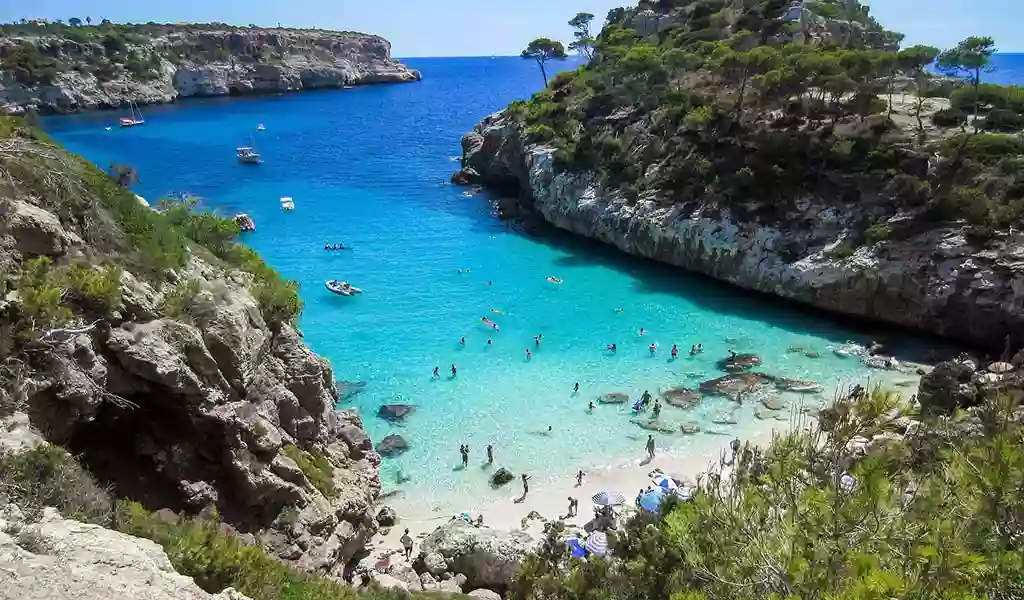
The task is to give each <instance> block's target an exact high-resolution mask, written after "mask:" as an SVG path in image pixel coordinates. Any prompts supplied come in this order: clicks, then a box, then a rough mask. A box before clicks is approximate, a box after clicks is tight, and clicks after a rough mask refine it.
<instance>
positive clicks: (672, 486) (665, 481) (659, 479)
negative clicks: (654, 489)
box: [651, 473, 679, 492]
mask: <svg viewBox="0 0 1024 600" xmlns="http://www.w3.org/2000/svg"><path fill="white" fill-rule="evenodd" d="M651 481H653V482H654V485H656V486H658V487H659V488H661V489H663V490H665V491H666V492H671V491H674V490H676V489H678V488H679V485H678V484H677V483H676V482H675V480H673V479H672V478H671V477H669V476H668V475H665V474H664V473H655V474H653V475H651Z"/></svg>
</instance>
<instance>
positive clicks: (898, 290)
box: [462, 114, 1024, 350]
mask: <svg viewBox="0 0 1024 600" xmlns="http://www.w3.org/2000/svg"><path fill="white" fill-rule="evenodd" d="M462 147H463V165H464V169H465V170H464V171H463V174H462V175H463V177H466V178H467V179H468V180H472V181H474V182H479V183H483V184H485V185H489V186H491V187H493V188H495V189H497V190H500V191H502V192H505V193H506V194H508V193H511V194H514V195H517V196H520V197H521V198H522V200H523V201H524V203H525V205H526V207H527V208H529V209H532V210H535V211H536V213H537V214H539V215H540V216H541V217H543V218H544V220H546V221H548V222H550V223H552V224H553V225H555V226H557V227H559V228H561V229H564V230H566V231H569V232H572V233H575V234H579V235H583V236H586V237H589V238H593V239H596V240H599V241H602V242H605V243H607V244H611V245H613V246H615V247H617V248H619V249H620V250H622V251H624V252H628V253H630V254H634V255H636V256H642V257H645V258H650V259H653V260H657V261H660V262H664V263H668V264H671V265H675V266H678V267H682V268H684V269H686V270H688V271H693V272H696V273H702V274H704V275H708V276H711V277H714V278H715V279H719V280H721V281H725V282H728V283H731V284H734V285H736V286H739V287H742V288H745V289H748V290H754V291H758V292H764V293H767V294H773V295H776V296H780V297H782V298H787V299H790V300H795V301H798V302H801V303H805V304H809V305H812V306H814V307H816V308H820V309H823V310H826V311H829V312H833V313H838V314H843V315H849V316H854V317H860V318H865V319H870V320H874V321H882V322H887V323H891V324H894V325H898V326H907V327H912V328H916V329H920V330H922V331H927V332H930V333H935V334H939V335H942V336H947V337H950V338H955V339H958V340H962V341H965V342H968V343H970V344H974V345H980V346H983V347H987V348H989V349H996V350H1002V349H1003V344H1004V339H1005V338H1006V336H1007V335H1010V336H1011V337H1012V339H1013V340H1016V341H1015V343H1019V342H1020V341H1021V340H1024V310H1022V309H1024V236H1022V235H1020V234H1015V235H1013V236H1012V237H1009V238H1008V239H1005V241H1001V242H999V243H998V244H997V245H995V246H993V245H992V244H991V243H990V242H986V243H981V242H977V241H972V239H971V237H970V236H969V235H968V234H969V232H968V229H969V227H968V226H966V225H964V224H960V225H956V226H950V227H940V228H933V229H929V230H927V231H923V232H920V233H917V234H915V235H909V236H907V237H905V238H901V239H892V240H888V241H886V242H884V243H879V244H871V245H864V246H860V247H859V248H857V249H856V251H855V252H853V254H852V255H850V256H843V255H842V254H839V253H836V252H834V250H835V249H836V248H839V247H841V246H842V245H843V244H844V242H848V240H849V239H851V238H852V237H853V236H854V235H855V233H856V231H857V229H858V228H859V227H861V223H862V222H863V219H864V214H865V213H866V212H867V211H868V210H870V208H869V207H863V208H861V209H858V210H853V211H851V210H850V209H849V207H844V206H842V205H839V204H838V203H836V202H832V201H830V199H828V198H821V197H814V196H808V197H804V198H800V199H798V201H797V202H796V203H795V205H794V208H793V210H792V211H790V212H789V213H788V214H787V215H786V217H785V218H784V219H782V222H781V223H778V224H774V225H766V224H764V223H761V222H759V221H758V220H756V219H751V218H749V217H746V216H743V215H739V214H733V213H732V212H731V211H730V209H729V207H728V206H726V205H724V203H718V202H714V201H707V202H697V203H687V204H679V203H675V202H673V200H672V198H671V196H672V192H671V191H670V190H655V191H652V192H650V193H646V194H643V195H641V196H640V197H639V198H636V199H630V198H627V197H626V196H625V195H624V194H623V193H622V191H621V190H619V189H617V188H615V187H611V186H609V185H607V183H606V182H604V181H603V180H602V177H601V175H600V174H598V173H597V172H595V171H582V172H580V171H568V170H565V169H559V168H558V167H557V165H556V161H555V159H554V156H553V155H554V152H555V149H554V148H552V147H550V146H546V145H544V144H536V143H533V144H531V143H528V142H527V139H526V136H525V135H524V133H523V128H522V126H521V125H520V124H519V123H517V122H516V121H515V120H514V119H512V118H510V117H508V116H506V115H504V114H496V115H492V116H490V117H488V118H487V119H485V120H484V121H483V122H481V123H480V124H479V125H477V126H476V127H475V128H474V129H473V131H471V132H470V133H468V134H466V136H465V137H464V138H463V140H462Z"/></svg>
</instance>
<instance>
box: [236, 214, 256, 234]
mask: <svg viewBox="0 0 1024 600" xmlns="http://www.w3.org/2000/svg"><path fill="white" fill-rule="evenodd" d="M234 221H235V223H237V224H238V228H239V229H240V230H241V231H256V222H255V221H253V220H252V217H250V216H249V215H247V214H245V213H238V214H237V215H235V218H234Z"/></svg>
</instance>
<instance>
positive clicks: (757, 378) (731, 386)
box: [700, 373, 773, 401]
mask: <svg viewBox="0 0 1024 600" xmlns="http://www.w3.org/2000/svg"><path fill="white" fill-rule="evenodd" d="M772 380H773V379H772V377H771V376H770V375H765V374H763V373H733V374H731V375H723V376H722V377H719V378H717V379H711V380H709V381H705V382H702V383H701V384H700V389H701V391H702V392H706V393H708V394H717V395H719V396H726V397H728V398H731V399H732V400H736V401H739V400H740V399H741V398H742V397H743V396H745V395H747V394H749V393H751V392H756V391H758V390H761V389H764V388H765V387H767V386H769V385H771V383H772Z"/></svg>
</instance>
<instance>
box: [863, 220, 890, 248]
mask: <svg viewBox="0 0 1024 600" xmlns="http://www.w3.org/2000/svg"><path fill="white" fill-rule="evenodd" d="M891 235H892V226H890V225H889V224H888V223H875V224H874V225H872V226H870V227H868V228H867V229H866V230H865V231H864V239H865V240H866V241H867V243H869V244H877V243H878V242H882V241H885V240H887V239H889V236H891Z"/></svg>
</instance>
